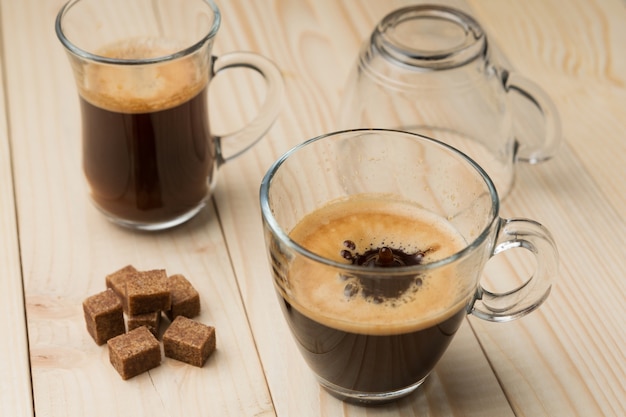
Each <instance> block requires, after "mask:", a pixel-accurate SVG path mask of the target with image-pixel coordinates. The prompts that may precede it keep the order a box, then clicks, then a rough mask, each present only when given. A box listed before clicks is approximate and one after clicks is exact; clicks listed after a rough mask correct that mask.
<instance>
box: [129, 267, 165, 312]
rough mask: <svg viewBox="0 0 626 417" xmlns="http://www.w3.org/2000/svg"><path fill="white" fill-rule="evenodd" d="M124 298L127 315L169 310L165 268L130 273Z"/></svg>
mask: <svg viewBox="0 0 626 417" xmlns="http://www.w3.org/2000/svg"><path fill="white" fill-rule="evenodd" d="M126 300H127V301H128V311H127V313H128V315H129V316H136V315H138V314H145V313H154V312H155V311H159V310H163V311H167V310H169V309H170V304H171V298H170V291H169V289H168V288H167V274H166V273H165V270H164V269H154V270H151V271H137V272H132V273H130V276H129V277H128V280H127V281H126Z"/></svg>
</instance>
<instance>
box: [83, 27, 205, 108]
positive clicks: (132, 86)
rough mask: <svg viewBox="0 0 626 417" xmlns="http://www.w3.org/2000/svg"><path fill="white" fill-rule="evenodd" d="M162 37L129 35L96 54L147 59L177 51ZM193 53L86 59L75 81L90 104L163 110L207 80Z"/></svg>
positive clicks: (174, 104)
mask: <svg viewBox="0 0 626 417" xmlns="http://www.w3.org/2000/svg"><path fill="white" fill-rule="evenodd" d="M180 49H181V48H180V45H178V44H177V43H174V42H170V41H167V40H162V39H146V38H141V39H132V40H125V41H123V42H119V43H114V44H111V45H108V46H106V47H104V48H102V49H100V50H99V51H97V55H100V56H103V57H107V58H116V59H148V58H156V57H160V56H167V55H170V54H173V53H175V52H177V51H179V50H180ZM198 59H199V57H197V56H193V55H192V56H189V57H185V58H179V59H177V60H172V61H168V62H164V63H159V64H149V65H116V66H111V65H105V64H100V63H90V64H88V65H86V66H85V68H84V77H83V79H82V81H79V85H78V88H79V92H80V94H81V96H82V97H83V98H84V99H85V100H87V101H88V102H90V103H91V104H93V105H95V106H97V107H101V108H104V109H107V110H110V111H115V112H121V113H147V112H153V111H158V110H165V109H168V108H172V107H175V106H177V105H179V104H181V103H184V102H186V101H188V100H190V99H191V98H193V97H195V96H196V95H197V94H198V93H199V92H200V91H201V90H202V89H203V88H204V87H205V86H206V84H207V82H208V77H209V69H208V68H206V65H200V64H198V62H197V60H198Z"/></svg>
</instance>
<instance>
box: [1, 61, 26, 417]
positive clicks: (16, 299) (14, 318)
mask: <svg viewBox="0 0 626 417" xmlns="http://www.w3.org/2000/svg"><path fill="white" fill-rule="evenodd" d="M0 80H4V77H3V68H2V67H0ZM5 103H6V99H5V91H4V83H2V84H0V196H1V197H0V282H2V291H0V317H3V320H0V333H1V334H2V335H3V337H1V338H0V356H1V357H2V359H0V375H4V376H7V375H10V376H11V377H10V378H8V377H4V378H2V379H0V415H3V416H9V415H16V416H17V415H19V416H29V415H33V399H32V396H31V383H30V364H29V359H28V340H27V334H26V316H25V314H24V293H23V285H22V269H21V267H20V253H19V239H18V227H17V217H16V209H15V198H14V190H13V173H12V164H11V144H10V137H9V128H8V125H7V118H6V114H7V110H8V109H7V108H6V107H5Z"/></svg>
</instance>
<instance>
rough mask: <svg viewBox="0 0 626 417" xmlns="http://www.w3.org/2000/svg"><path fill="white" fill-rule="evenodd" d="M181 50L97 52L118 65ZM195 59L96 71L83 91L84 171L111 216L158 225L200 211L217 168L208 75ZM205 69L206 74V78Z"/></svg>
mask: <svg viewBox="0 0 626 417" xmlns="http://www.w3.org/2000/svg"><path fill="white" fill-rule="evenodd" d="M177 49H178V48H177V46H176V45H170V44H168V43H167V42H164V41H159V40H154V39H139V40H133V41H127V42H124V43H120V44H114V45H110V46H109V47H106V48H104V49H102V50H100V51H99V52H98V54H99V55H101V56H106V57H109V58H117V59H146V58H151V57H158V56H165V55H168V54H170V53H173V52H175V51H176V50H177ZM194 59H199V58H198V57H194V56H190V57H185V58H181V59H178V60H170V61H167V62H164V63H163V64H159V65H154V64H152V65H127V66H124V67H119V66H107V65H103V64H90V65H87V66H86V67H85V69H84V79H83V80H82V82H80V83H79V93H80V104H81V109H82V117H83V119H82V121H83V168H84V171H85V174H86V177H87V181H88V183H89V186H90V189H91V195H92V199H93V201H94V202H95V204H96V205H97V206H98V207H99V208H100V209H101V210H103V211H104V212H105V213H107V214H109V215H111V216H113V217H118V218H123V219H126V220H128V221H136V222H141V223H144V222H145V223H158V222H162V221H167V220H168V219H171V218H175V217H178V216H181V215H184V214H185V213H187V212H190V211H194V210H196V209H197V208H198V206H200V205H202V204H203V201H204V200H205V199H206V198H207V196H208V191H209V184H210V182H211V177H212V175H213V173H214V171H215V169H216V167H215V164H216V162H215V153H216V152H215V145H214V143H213V141H212V140H210V138H211V134H210V131H209V121H208V109H207V94H206V88H207V85H208V82H209V80H208V77H209V70H208V69H206V68H204V67H205V66H206V65H204V66H200V68H201V70H199V69H198V63H197V62H194ZM203 68H204V70H203Z"/></svg>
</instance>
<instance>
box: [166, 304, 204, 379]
mask: <svg viewBox="0 0 626 417" xmlns="http://www.w3.org/2000/svg"><path fill="white" fill-rule="evenodd" d="M163 350H164V352H165V356H167V357H168V358H172V359H176V360H179V361H182V362H185V363H188V364H190V365H194V366H198V367H202V366H203V365H204V363H205V362H206V360H207V359H208V358H209V356H211V353H213V351H215V328H214V327H211V326H207V325H205V324H202V323H199V322H197V321H194V320H191V319H188V318H187V317H184V316H178V317H176V318H175V319H174V321H173V322H172V324H170V326H169V327H168V328H167V330H166V331H165V333H164V334H163Z"/></svg>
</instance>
